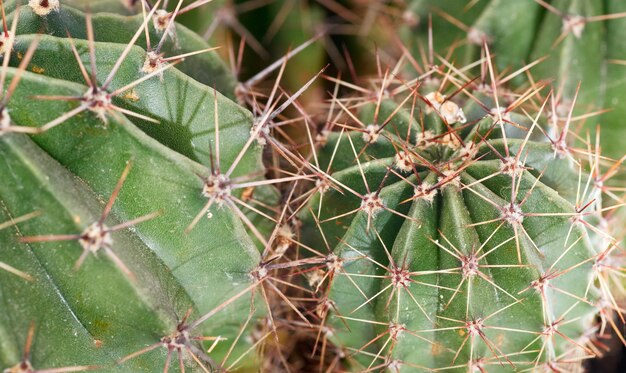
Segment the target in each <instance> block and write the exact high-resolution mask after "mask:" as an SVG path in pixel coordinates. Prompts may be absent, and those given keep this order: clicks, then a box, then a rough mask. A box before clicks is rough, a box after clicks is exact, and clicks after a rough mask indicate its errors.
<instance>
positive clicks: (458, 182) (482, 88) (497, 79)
mask: <svg viewBox="0 0 626 373" xmlns="http://www.w3.org/2000/svg"><path fill="white" fill-rule="evenodd" d="M483 55H484V58H483V59H482V60H479V61H478V62H477V63H475V64H472V65H470V66H454V65H453V64H452V63H451V62H448V61H443V62H444V63H442V64H441V65H440V67H439V66H433V67H420V66H418V68H420V69H423V70H421V73H422V74H423V75H421V76H420V77H419V78H418V79H413V80H411V77H415V76H416V75H418V74H419V73H420V71H414V72H413V73H412V74H410V75H409V76H408V77H407V76H406V75H402V74H396V73H395V72H394V73H392V72H390V71H389V70H387V72H382V74H381V76H378V77H376V78H374V79H372V80H370V81H369V85H367V86H363V87H356V86H353V85H350V86H349V87H350V88H352V89H353V94H350V95H348V96H346V97H336V96H335V97H332V99H331V107H333V108H334V110H335V112H334V113H333V115H332V116H330V118H333V119H332V120H331V122H330V123H332V124H334V125H331V127H333V126H334V127H335V130H334V131H330V132H329V131H326V132H324V136H323V137H322V138H321V144H322V145H323V146H322V147H321V148H320V149H319V150H318V151H317V154H316V157H315V159H316V160H318V161H319V166H316V167H314V169H315V170H317V172H318V173H320V176H319V177H320V182H319V183H318V185H319V186H320V187H319V188H318V191H317V195H316V197H315V198H314V199H312V201H311V206H310V208H309V209H308V213H306V214H304V216H303V219H305V224H304V225H305V231H304V232H305V233H306V234H305V236H308V239H309V240H311V242H327V243H328V248H329V249H330V250H331V254H329V255H328V256H327V269H326V271H327V273H328V275H327V278H329V281H328V285H327V292H326V293H325V295H324V296H323V297H322V302H321V308H322V310H323V312H322V315H323V316H324V317H325V320H326V323H327V326H326V329H325V332H324V337H325V338H326V339H328V340H329V341H333V342H334V343H335V344H336V345H337V346H339V347H340V348H341V349H342V351H343V352H342V354H343V355H342V356H343V357H344V358H345V359H346V360H347V361H348V363H347V364H348V366H349V369H351V370H354V371H372V370H379V369H388V370H390V371H402V372H405V371H406V372H421V371H440V370H441V371H471V372H474V371H489V372H500V371H502V372H509V371H518V370H519V371H526V370H528V371H575V370H577V369H579V368H580V366H581V365H582V362H583V361H584V360H585V359H588V358H589V357H591V356H594V354H595V353H594V351H596V347H595V345H594V335H595V334H594V333H595V332H596V331H597V330H598V329H602V330H604V329H603V328H604V327H605V326H608V327H610V326H612V327H613V328H616V329H617V327H616V324H615V323H614V321H613V318H612V317H613V316H611V315H612V311H613V310H619V306H618V304H617V303H616V301H615V299H614V298H613V295H612V290H611V286H612V285H609V283H612V282H613V280H614V279H615V278H617V276H619V273H618V272H619V271H620V268H623V265H622V264H620V261H619V259H618V257H616V256H614V255H612V253H613V252H614V251H615V250H616V245H618V238H615V237H613V236H611V234H610V233H609V231H607V229H608V228H607V221H606V216H609V215H611V214H612V213H613V212H615V210H617V209H619V208H620V207H621V206H622V205H623V202H622V200H621V199H620V198H619V197H617V196H615V195H614V194H613V193H612V192H611V190H612V189H611V187H609V185H610V183H611V182H610V180H609V179H610V178H611V176H612V175H614V173H615V172H614V171H615V170H617V169H618V168H619V165H620V163H621V161H612V160H610V159H609V158H606V157H603V156H602V155H601V153H600V151H601V150H600V148H599V146H598V142H597V139H596V138H590V137H589V134H588V133H585V132H582V131H580V130H578V132H577V130H576V129H575V127H574V125H573V124H572V117H573V114H572V113H573V111H574V110H575V109H574V108H575V102H576V95H574V97H573V100H572V103H571V105H570V106H569V107H568V108H567V110H566V111H565V113H564V114H562V113H560V114H557V113H556V112H555V110H557V109H556V105H555V103H556V102H557V100H558V95H559V92H557V91H552V90H550V89H549V87H547V86H546V83H541V82H540V83H535V82H532V81H531V82H530V84H527V85H526V87H525V88H524V89H520V90H511V89H510V88H509V87H508V86H507V84H506V82H507V81H510V80H511V79H513V78H516V79H517V78H519V77H518V76H516V75H517V74H519V73H512V74H513V75H512V76H505V75H500V74H499V73H498V71H497V70H496V67H494V66H493V65H494V63H493V59H492V56H491V54H490V51H489V48H488V46H487V44H483ZM412 66H415V65H412ZM399 70H401V67H400V65H397V66H395V67H394V71H399ZM481 72H482V75H481ZM337 82H338V84H342V83H341V82H340V81H337ZM502 82H504V83H502ZM327 129H328V128H327ZM322 181H323V182H322ZM618 189H619V188H618ZM614 197H615V198H614ZM307 226H308V227H317V228H316V229H307ZM322 239H323V241H322ZM331 273H332V276H331V275H330V274H331ZM609 278H613V280H609ZM617 283H619V281H618V282H617ZM598 315H599V316H600V317H599V318H598ZM600 319H601V321H598V320H600ZM609 325H610V326H609Z"/></svg>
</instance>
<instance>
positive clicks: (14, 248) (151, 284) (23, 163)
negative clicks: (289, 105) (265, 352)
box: [0, 6, 271, 372]
mask: <svg viewBox="0 0 626 373" xmlns="http://www.w3.org/2000/svg"><path fill="white" fill-rule="evenodd" d="M14 13H16V12H11V13H10V14H8V18H9V19H10V20H12V19H13V17H14ZM19 13H20V21H19V22H18V27H17V30H18V32H17V34H18V36H17V38H16V42H15V45H14V47H13V54H12V59H11V61H10V62H11V63H13V64H15V66H18V65H20V64H22V63H25V64H26V65H25V66H21V67H20V68H13V67H8V68H3V71H4V72H6V80H5V81H4V84H5V88H6V87H8V86H12V83H13V82H14V81H15V83H17V84H16V85H15V87H13V88H15V89H13V88H9V91H11V94H12V95H11V97H10V99H8V101H3V108H4V105H6V110H3V111H2V115H3V118H2V119H3V125H6V126H5V127H3V128H2V131H1V132H0V134H1V135H2V137H1V138H0V159H2V162H0V174H1V175H2V183H0V184H1V185H0V220H1V221H2V222H5V221H10V220H11V219H14V218H16V217H18V216H21V215H24V213H32V212H36V213H37V214H38V215H39V216H37V217H34V218H32V219H31V220H29V221H26V222H22V223H20V224H19V225H18V226H17V227H16V228H6V229H4V230H2V232H0V234H1V236H0V244H1V246H2V250H0V256H1V257H0V262H2V263H4V264H6V265H10V266H11V267H13V268H15V269H18V270H19V271H22V272H24V273H26V274H27V275H25V276H22V277H19V276H15V275H14V274H13V273H9V272H6V271H0V298H1V299H2V303H3V311H2V316H0V367H2V368H3V369H4V368H6V369H7V370H6V371H8V372H23V371H25V370H23V369H25V368H24V367H25V366H27V365H29V364H32V366H33V367H34V368H36V369H44V368H49V369H52V368H58V369H62V368H67V367H69V368H67V369H70V368H72V369H74V370H69V371H78V370H86V369H95V368H99V369H103V370H106V371H119V372H155V371H162V370H163V369H164V366H165V365H170V372H172V371H178V370H179V366H180V369H183V368H184V367H187V368H188V369H189V368H193V369H198V370H200V368H199V364H198V363H200V364H202V365H203V366H204V368H203V369H210V370H214V371H216V370H220V369H226V368H228V369H236V368H240V369H245V368H246V367H250V366H257V365H259V363H258V361H257V360H256V355H255V354H254V352H253V349H252V348H251V346H252V345H253V343H254V342H255V337H254V336H253V335H251V329H253V328H254V327H255V325H256V322H257V320H258V319H259V318H260V317H262V314H263V309H257V308H254V307H253V306H251V302H253V300H254V298H255V294H256V293H255V292H254V288H255V287H256V286H257V285H258V283H259V282H258V281H259V278H255V277H254V276H253V273H256V270H255V268H257V266H258V265H259V263H260V261H261V258H260V254H259V252H258V249H257V247H256V246H255V242H254V240H253V238H251V237H250V236H249V234H248V227H247V226H246V225H245V224H244V222H243V220H246V218H245V217H242V214H238V213H236V212H235V211H234V209H233V208H231V207H230V205H228V204H227V203H226V202H225V200H226V199H228V197H229V195H230V193H232V195H233V196H236V195H240V194H241V193H242V191H241V190H237V189H236V188H235V187H233V189H232V190H231V188H230V185H231V184H230V181H229V179H228V178H225V179H224V180H226V181H225V182H224V183H225V184H224V186H223V187H222V186H219V187H216V186H215V183H214V182H213V181H215V180H213V179H212V178H213V177H214V176H215V173H216V172H217V171H216V170H215V169H214V165H215V164H218V165H221V167H222V173H223V174H224V175H227V176H228V177H230V178H232V179H233V180H243V181H245V180H250V179H251V178H256V179H258V178H259V175H262V173H263V170H264V168H263V166H262V163H261V159H260V151H261V148H260V147H259V146H258V145H257V144H256V143H252V142H250V143H249V144H248V145H246V142H247V139H249V138H250V129H251V124H252V115H251V114H250V113H249V112H248V111H247V110H245V109H244V108H242V107H240V106H239V105H237V104H236V103H234V102H232V101H230V100H229V99H228V98H227V97H225V96H223V95H221V94H220V93H219V92H217V91H215V90H214V89H213V88H211V87H209V86H207V85H205V84H202V83H200V82H198V81H197V80H194V79H193V78H192V77H190V76H188V75H186V74H185V73H184V71H185V70H186V68H185V69H183V68H182V66H184V65H179V66H181V70H176V69H173V68H172V69H167V70H165V69H164V70H163V73H162V74H161V76H158V74H157V75H155V76H152V77H151V78H150V79H147V80H146V81H143V82H142V83H140V84H138V85H135V86H134V87H132V89H129V90H128V91H124V92H121V91H120V92H119V93H120V94H119V95H116V96H115V97H112V98H111V101H110V102H109V101H106V100H104V99H103V100H102V101H98V102H96V101H97V100H96V99H93V101H89V100H91V98H89V97H91V96H89V94H90V93H91V94H94V95H96V94H95V93H93V92H94V90H93V87H87V86H86V85H85V84H92V83H91V82H87V83H86V82H85V79H84V78H83V75H82V74H81V70H80V68H79V64H78V62H77V61H76V59H75V57H74V56H73V52H72V42H70V39H69V38H68V37H67V35H65V31H64V30H65V27H67V28H68V31H69V33H70V34H72V36H73V37H75V38H76V39H74V40H73V45H74V46H75V47H76V50H77V51H78V52H77V53H78V54H79V56H80V57H81V58H82V59H83V62H84V65H85V66H87V67H86V70H87V72H86V73H87V75H88V76H91V67H90V53H89V49H90V48H89V42H88V41H86V40H80V38H81V37H86V34H85V28H84V27H85V23H84V22H85V15H84V14H83V13H81V12H79V11H77V10H73V9H71V8H69V7H66V6H63V7H62V9H61V10H59V11H55V12H52V13H51V14H50V15H48V16H47V17H46V18H40V17H39V16H37V15H35V14H33V13H32V10H31V9H30V8H28V7H22V8H21V10H19ZM81 23H82V27H83V28H82V30H81V31H78V30H79V29H80V24H81ZM107 24H109V25H110V24H114V25H118V26H119V27H117V28H116V29H115V30H113V31H111V32H107V29H106V27H105V26H106V25H107ZM93 25H94V29H95V35H96V41H95V43H94V47H95V66H96V71H95V72H94V74H93V76H94V77H95V80H96V82H97V84H98V87H100V86H101V85H102V84H103V82H104V81H105V79H106V78H107V76H108V75H109V71H111V70H112V69H113V66H114V65H115V63H116V61H117V59H118V58H119V56H120V55H121V54H122V51H123V50H124V48H125V46H126V43H128V42H129V40H130V39H131V37H132V36H133V34H134V31H136V30H137V28H139V26H140V25H141V18H137V17H128V18H124V17H118V16H113V15H106V14H105V15H100V16H94V17H93ZM42 26H43V27H44V28H45V29H46V30H48V31H49V32H50V34H52V35H54V36H50V35H46V36H40V37H38V36H35V35H33V34H34V33H35V32H37V31H39V30H40V28H41V27H42ZM177 27H179V26H178V25H177ZM61 30H63V32H61ZM178 31H179V32H178V37H179V38H180V40H181V41H182V40H183V39H184V40H185V43H186V45H187V47H188V48H191V49H194V50H196V48H200V49H203V48H202V46H201V45H200V44H201V43H196V44H193V43H192V42H191V41H190V40H191V39H193V38H191V39H189V36H188V35H187V34H188V32H187V31H184V30H183V29H182V26H181V28H180V29H179V30H178ZM151 32H154V30H152V31H151ZM153 35H154V34H153ZM100 37H102V38H103V39H102V40H101V39H100ZM155 39H156V38H155ZM156 40H158V39H156ZM37 42H38V46H37V49H36V51H35V54H34V57H33V58H32V59H30V60H28V58H29V57H27V56H28V54H29V52H32V50H30V51H29V50H28V47H29V46H30V45H34V44H32V43H37ZM122 43H124V44H122ZM144 46H145V44H144ZM168 48H169V47H168ZM172 48H173V47H172ZM164 51H165V49H164ZM179 52H180V50H179V51H178V52H177V53H179ZM183 53H184V52H183ZM5 58H6V56H5ZM145 58H146V52H145V50H143V49H141V48H140V47H138V46H134V47H132V48H131V49H130V52H129V53H128V55H127V57H126V58H125V59H124V61H123V62H122V64H121V65H120V68H119V70H118V71H117V73H116V74H115V76H114V78H113V79H112V80H111V83H110V85H109V86H108V87H107V90H106V92H114V91H116V90H118V89H119V88H121V87H124V86H126V85H127V84H129V83H131V82H133V81H137V80H138V79H142V78H143V77H145V76H146V74H147V73H146V72H142V67H143V66H144V62H145ZM203 58H204V59H205V62H206V56H204V57H201V59H203ZM211 58H213V59H214V58H215V57H211ZM192 59H193V57H192V58H190V59H189V61H188V62H187V67H188V68H189V69H190V71H195V72H196V75H195V78H196V79H198V80H200V81H203V80H204V83H211V84H212V85H213V84H216V85H218V84H220V85H221V87H220V89H223V90H225V91H229V92H230V93H226V95H232V94H234V91H233V90H232V88H233V86H232V85H229V84H231V82H232V77H231V76H229V75H227V74H228V72H227V71H225V70H224V69H223V68H222V65H221V63H216V61H217V60H214V63H213V64H210V63H204V62H203V65H202V66H204V67H205V70H204V71H202V72H200V71H199V70H198V69H197V68H194V67H193V64H194V62H192V61H191V60H192ZM171 62H174V61H171ZM167 64H169V61H168V62H167ZM211 66H213V67H214V68H211ZM24 67H25V68H26V69H27V70H30V71H32V72H30V71H23V70H24ZM206 69H208V70H206ZM207 73H208V74H207ZM3 74H4V73H3ZM203 74H204V75H203ZM17 76H20V77H21V79H20V80H19V83H18V80H17V79H18V78H17ZM203 76H204V78H203ZM3 77H4V75H3ZM220 82H221V83H220ZM106 92H105V93H106ZM3 93H4V90H3ZM34 96H37V97H34ZM43 96H48V97H59V96H64V97H73V98H74V99H68V100H66V99H63V100H58V99H47V100H46V99H42V98H41V97H43ZM96 103H102V105H103V107H104V108H103V109H102V108H99V107H96V106H95V104H96ZM108 105H114V106H115V107H120V108H123V109H124V110H126V111H124V112H122V111H120V110H118V109H115V107H114V106H108ZM79 109H80V110H79ZM100 109H102V110H100ZM77 110H78V112H77V114H75V115H69V116H67V118H65V117H64V118H65V119H64V120H63V121H60V122H58V125H55V126H53V127H51V128H49V129H48V130H47V131H45V132H43V133H36V134H34V135H33V136H32V137H30V138H29V137H28V136H26V135H24V134H17V133H10V132H32V131H31V130H34V129H36V128H41V126H42V125H44V124H46V123H51V121H54V120H55V119H56V118H59V117H62V116H63V115H65V114H67V113H72V112H76V111H77ZM133 113H134V115H133ZM147 119H150V120H157V121H159V122H160V123H159V124H154V123H148V121H147ZM5 122H6V123H5ZM216 122H217V123H219V126H218V124H217V123H216ZM29 128H30V130H29ZM142 129H144V130H145V132H144V131H142ZM218 131H219V135H220V136H219V137H218ZM218 139H219V143H217V142H216V140H218ZM218 150H219V153H216V152H217V151H218ZM216 155H219V158H217V157H216ZM197 161H199V162H201V163H202V164H203V165H202V164H200V163H196V162H197ZM130 164H132V167H130ZM233 164H236V165H235V166H233V167H231V165H233ZM126 165H129V166H128V167H130V168H127V169H126V171H125V175H126V176H125V181H124V183H123V184H120V185H118V187H116V180H117V178H118V177H119V176H120V175H121V174H122V172H123V170H125V167H126ZM226 170H228V172H227V171H226ZM126 172H127V173H126ZM248 175H252V176H251V178H247V176H248ZM222 176H223V175H222ZM223 177H225V176H223ZM242 177H243V178H242ZM211 180H213V181H211ZM226 184H228V185H226ZM220 185H221V184H220ZM120 186H121V189H119V187H120ZM216 188H218V189H219V188H222V189H221V190H223V192H224V203H221V202H222V201H217V202H215V204H214V205H213V207H212V208H209V207H208V205H207V200H208V199H210V198H214V197H215V195H217V194H215V193H218V191H216V190H214V189H216ZM114 191H117V192H119V194H118V195H117V196H116V197H117V198H115V199H114V203H113V205H112V209H111V210H110V214H105V215H102V214H103V211H106V210H105V205H106V203H107V200H108V199H109V196H110V195H111V193H113V192H114ZM269 194H271V191H270V193H269ZM111 201H113V200H111ZM109 207H111V206H109ZM207 215H210V217H209V218H207ZM134 219H139V220H134ZM194 219H196V220H197V224H195V225H194V227H193V229H190V223H191V222H192V221H194ZM257 220H259V221H260V220H263V219H258V218H257ZM92 223H93V224H92ZM134 223H137V226H136V227H135V226H134ZM262 224H264V223H259V224H258V226H259V227H262ZM259 229H262V230H263V229H264V228H259ZM59 235H61V236H59ZM55 237H56V238H55ZM79 258H80V259H79ZM24 277H26V278H29V279H30V280H31V281H27V279H25V278H24ZM31 323H33V325H34V328H33V329H32V330H34V334H33V335H32V336H33V338H32V339H30V340H31V343H30V344H29V343H27V339H28V337H27V336H28V335H30V334H29V330H31V329H29V327H30V326H29V325H31ZM203 337H205V339H202V338H203ZM25 346H28V347H29V348H30V351H29V354H28V356H25V357H23V355H22V353H24V349H25ZM138 352H143V353H138ZM23 358H24V359H26V360H27V361H26V360H24V361H23V362H22V363H20V361H22V359H23ZM20 364H22V365H20ZM20 366H21V367H22V368H20ZM10 367H14V368H10ZM20 369H22V370H20ZM61 371H65V370H61Z"/></svg>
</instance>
